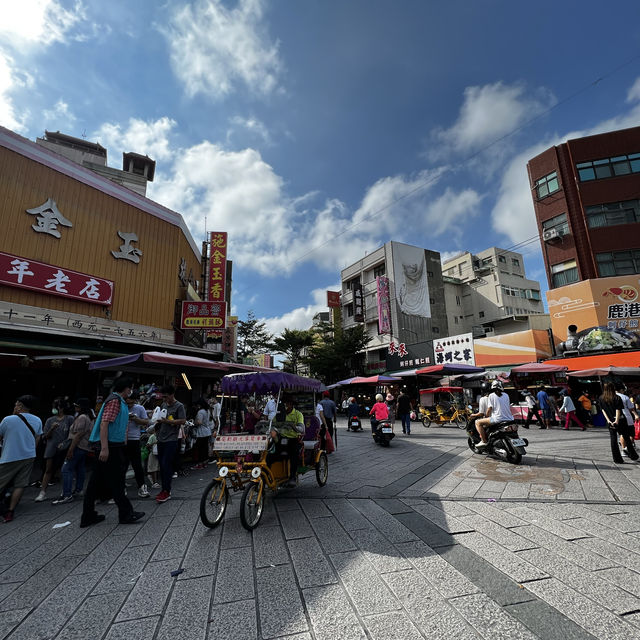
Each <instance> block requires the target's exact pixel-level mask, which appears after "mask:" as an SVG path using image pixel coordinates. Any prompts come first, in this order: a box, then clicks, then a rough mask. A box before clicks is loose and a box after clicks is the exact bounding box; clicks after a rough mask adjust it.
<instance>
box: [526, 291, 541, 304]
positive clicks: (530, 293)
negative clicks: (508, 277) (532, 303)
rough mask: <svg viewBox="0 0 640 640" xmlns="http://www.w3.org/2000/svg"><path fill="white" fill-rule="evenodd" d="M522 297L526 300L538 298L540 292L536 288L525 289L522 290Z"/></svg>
mask: <svg viewBox="0 0 640 640" xmlns="http://www.w3.org/2000/svg"><path fill="white" fill-rule="evenodd" d="M524 297H525V298H527V300H536V301H538V300H540V299H541V298H540V292H539V291H538V290H537V289H526V290H525V292H524Z"/></svg>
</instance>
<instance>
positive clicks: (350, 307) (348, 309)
mask: <svg viewBox="0 0 640 640" xmlns="http://www.w3.org/2000/svg"><path fill="white" fill-rule="evenodd" d="M345 311H346V314H347V318H353V303H352V302H350V303H349V304H348V305H347V306H346V307H345Z"/></svg>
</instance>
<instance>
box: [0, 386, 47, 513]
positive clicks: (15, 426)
mask: <svg viewBox="0 0 640 640" xmlns="http://www.w3.org/2000/svg"><path fill="white" fill-rule="evenodd" d="M36 403H37V400H36V399H35V398H34V397H33V396H30V395H25V396H20V397H19V398H18V399H17V400H16V403H15V405H14V408H13V415H10V416H7V417H6V418H5V419H4V420H3V421H2V422H0V438H1V439H2V455H0V490H4V489H6V488H7V487H8V486H9V485H11V484H13V493H12V494H11V499H10V501H9V509H8V511H6V513H5V514H4V521H5V522H11V521H12V520H13V512H14V510H15V508H16V507H17V506H18V503H19V502H20V498H22V493H23V492H24V488H25V487H27V486H28V485H29V480H30V477H31V470H32V469H33V462H34V460H35V459H36V445H37V444H38V440H40V436H41V435H42V420H40V418H38V416H34V415H33V414H32V413H31V411H32V410H33V409H34V408H35V406H36Z"/></svg>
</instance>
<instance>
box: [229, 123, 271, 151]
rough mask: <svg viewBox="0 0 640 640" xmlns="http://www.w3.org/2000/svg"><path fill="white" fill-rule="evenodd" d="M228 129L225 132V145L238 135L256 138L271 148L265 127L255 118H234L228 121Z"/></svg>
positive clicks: (269, 136)
mask: <svg viewBox="0 0 640 640" xmlns="http://www.w3.org/2000/svg"><path fill="white" fill-rule="evenodd" d="M229 123H230V125H231V126H230V128H229V130H228V131H227V143H229V142H230V141H231V140H232V139H233V138H234V137H236V136H237V135H238V134H242V133H244V134H245V135H246V134H248V135H249V136H251V137H253V138H258V139H259V140H260V141H261V142H262V143H263V144H265V145H267V146H271V144H272V141H271V135H270V134H269V130H268V129H267V127H266V125H265V124H264V123H263V122H261V121H260V120H258V119H257V118H255V117H250V118H243V117H241V116H234V117H233V118H230V119H229Z"/></svg>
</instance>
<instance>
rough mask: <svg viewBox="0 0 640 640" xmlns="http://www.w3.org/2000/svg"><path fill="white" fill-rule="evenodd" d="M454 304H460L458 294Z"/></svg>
mask: <svg viewBox="0 0 640 640" xmlns="http://www.w3.org/2000/svg"><path fill="white" fill-rule="evenodd" d="M456 304H457V305H458V306H460V296H456Z"/></svg>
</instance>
